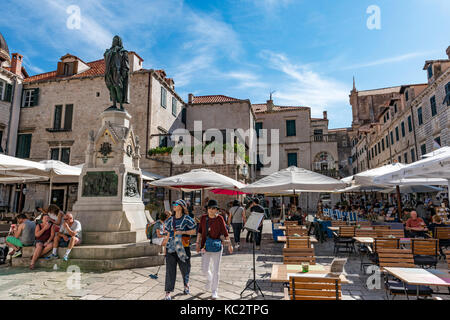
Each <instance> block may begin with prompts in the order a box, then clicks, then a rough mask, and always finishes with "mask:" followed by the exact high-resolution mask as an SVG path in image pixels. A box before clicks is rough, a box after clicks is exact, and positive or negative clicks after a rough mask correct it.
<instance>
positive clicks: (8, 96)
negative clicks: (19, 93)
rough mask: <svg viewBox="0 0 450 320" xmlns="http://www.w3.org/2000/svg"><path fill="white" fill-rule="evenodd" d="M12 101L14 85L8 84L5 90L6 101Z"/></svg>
mask: <svg viewBox="0 0 450 320" xmlns="http://www.w3.org/2000/svg"><path fill="white" fill-rule="evenodd" d="M11 99H12V85H11V84H9V83H7V84H6V88H5V101H8V102H11Z"/></svg>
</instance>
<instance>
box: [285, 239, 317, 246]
mask: <svg viewBox="0 0 450 320" xmlns="http://www.w3.org/2000/svg"><path fill="white" fill-rule="evenodd" d="M286 248H311V239H310V238H309V237H287V238H286Z"/></svg>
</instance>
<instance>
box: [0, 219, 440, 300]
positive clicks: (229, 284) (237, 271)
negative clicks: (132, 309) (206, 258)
mask: <svg viewBox="0 0 450 320" xmlns="http://www.w3.org/2000/svg"><path fill="white" fill-rule="evenodd" d="M244 236H245V234H243V237H244ZM244 239H245V238H244ZM282 247H283V244H280V243H275V242H274V241H273V240H272V238H271V225H270V221H266V222H265V225H264V234H263V241H262V246H261V250H259V251H257V254H256V271H257V273H256V276H257V280H258V284H259V285H260V287H261V288H262V290H263V293H264V295H265V299H276V300H279V299H282V298H283V286H282V284H279V283H271V282H270V273H271V269H272V265H273V264H281V263H282V255H281V252H282ZM315 248H316V256H317V262H318V263H325V264H329V263H331V261H332V260H333V243H332V241H330V240H328V241H327V242H325V243H323V244H320V243H319V244H316V245H315ZM342 256H347V255H346V254H343V255H342ZM359 261H360V259H359V257H358V256H356V255H352V256H351V257H349V260H348V262H347V264H346V266H345V274H346V276H347V278H348V279H349V280H350V282H351V283H350V284H345V285H343V286H342V289H343V299H344V300H382V299H385V293H384V290H383V289H379V290H369V289H367V287H366V285H365V284H366V279H367V277H368V276H366V275H362V274H361V273H360V271H359ZM191 263H192V268H191V276H190V279H191V280H190V286H191V290H190V291H191V292H190V295H183V282H182V279H181V275H180V272H179V271H178V272H177V277H178V278H177V282H176V287H175V292H174V293H173V295H172V297H173V298H174V299H177V300H193V299H195V300H205V299H210V293H205V291H204V286H205V282H206V281H205V278H204V276H203V274H202V273H201V257H200V255H198V254H196V253H195V251H193V255H192V261H191ZM439 267H440V268H443V269H445V268H446V267H447V265H446V264H445V263H444V262H443V261H440V263H439ZM157 271H158V267H151V268H142V269H129V270H119V271H111V272H106V273H94V272H87V273H84V272H82V273H76V272H75V273H68V272H62V271H58V270H44V269H36V270H33V271H31V270H29V269H25V268H12V267H8V266H0V299H2V300H9V299H12V300H16V299H28V300H30V299H31V300H38V299H62V300H73V299H76V300H77V299H81V300H115V299H119V300H159V299H162V298H163V297H164V277H165V266H161V268H160V270H159V273H158V279H156V280H154V279H151V278H150V277H149V274H154V273H156V272H157ZM252 276H253V272H252V251H251V244H246V243H245V241H243V242H242V247H241V250H239V251H235V252H234V253H233V254H232V255H229V254H224V255H223V257H222V263H221V273H220V285H219V295H220V299H227V300H228V299H231V300H237V299H241V297H240V293H241V291H242V290H243V289H244V287H245V285H246V284H247V281H248V279H250V278H252ZM440 290H442V291H443V292H445V289H440ZM442 298H443V299H448V296H442ZM242 299H243V300H255V299H257V300H260V299H262V297H261V296H260V295H259V296H257V295H256V294H255V293H253V291H250V290H247V291H245V292H244V294H243V296H242ZM399 299H402V298H396V300H399ZM412 299H414V297H413V298H412Z"/></svg>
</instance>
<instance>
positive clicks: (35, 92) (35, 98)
mask: <svg viewBox="0 0 450 320" xmlns="http://www.w3.org/2000/svg"><path fill="white" fill-rule="evenodd" d="M38 105H39V88H36V89H34V90H33V103H32V106H38Z"/></svg>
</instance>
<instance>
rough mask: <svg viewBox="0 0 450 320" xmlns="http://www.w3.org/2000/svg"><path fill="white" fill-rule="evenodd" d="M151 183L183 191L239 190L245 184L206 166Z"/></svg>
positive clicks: (151, 183)
mask: <svg viewBox="0 0 450 320" xmlns="http://www.w3.org/2000/svg"><path fill="white" fill-rule="evenodd" d="M150 185H153V186H156V187H165V188H173V189H178V190H182V191H194V190H202V191H204V190H205V189H218V190H220V189H224V190H239V189H241V188H243V187H244V186H245V184H243V183H241V182H239V181H237V180H234V179H232V178H230V177H227V176H224V175H222V174H220V173H217V172H215V171H212V170H209V169H204V168H202V169H194V170H191V171H189V172H186V173H182V174H178V175H175V176H172V177H168V178H164V179H160V180H156V181H152V182H150ZM216 191H217V190H216ZM239 191H240V190H239ZM203 196H204V192H202V203H203Z"/></svg>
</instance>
